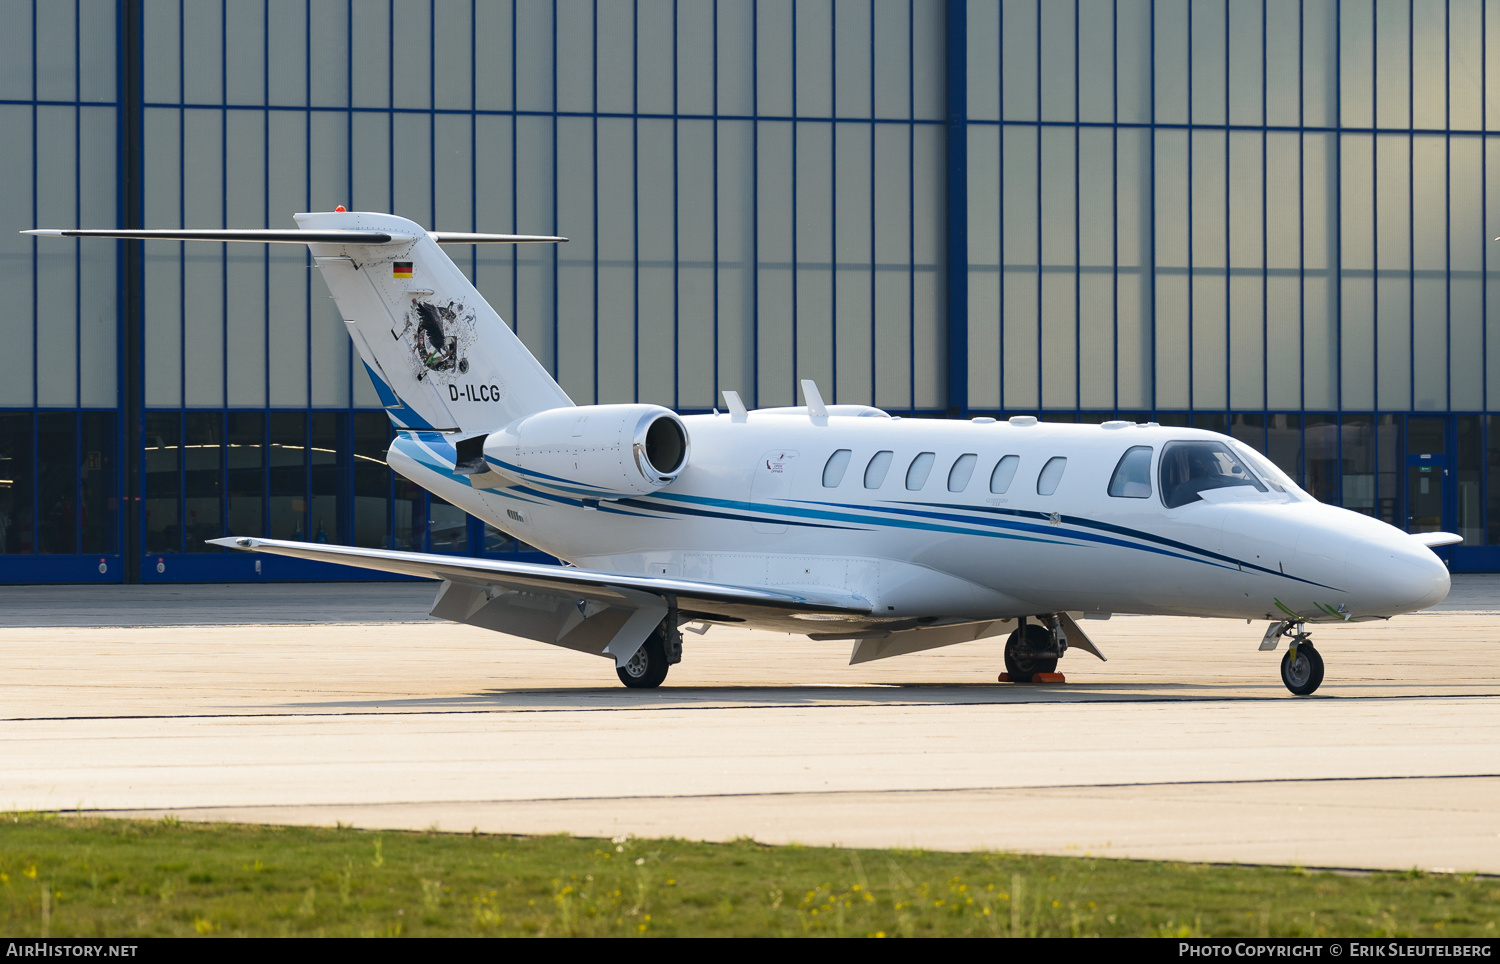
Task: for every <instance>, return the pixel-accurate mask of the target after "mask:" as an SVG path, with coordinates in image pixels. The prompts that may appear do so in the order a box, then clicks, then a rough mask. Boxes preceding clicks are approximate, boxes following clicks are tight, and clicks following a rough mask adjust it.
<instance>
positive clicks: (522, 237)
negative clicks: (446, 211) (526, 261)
mask: <svg viewBox="0 0 1500 964" xmlns="http://www.w3.org/2000/svg"><path fill="white" fill-rule="evenodd" d="M428 233H429V234H430V235H431V236H432V240H434V241H436V242H437V243H438V244H562V243H563V242H565V241H567V240H568V239H567V238H558V237H553V236H552V235H550V234H465V233H463V232H461V231H430V232H428Z"/></svg>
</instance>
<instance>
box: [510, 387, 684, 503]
mask: <svg viewBox="0 0 1500 964" xmlns="http://www.w3.org/2000/svg"><path fill="white" fill-rule="evenodd" d="M484 458H485V461H486V462H487V463H489V466H490V468H492V469H493V470H494V471H496V472H499V473H501V474H502V475H508V476H512V477H514V478H516V479H517V481H520V482H525V483H531V484H540V485H556V486H559V487H564V488H567V489H571V490H574V491H579V490H584V491H586V492H587V493H588V494H590V495H594V496H596V497H598V498H602V499H610V498H625V497H627V496H632V495H645V494H647V493H650V492H655V491H656V490H657V489H660V488H662V487H664V486H667V485H670V484H671V483H672V482H673V481H674V480H675V479H676V478H677V475H678V473H680V472H681V471H682V469H683V467H684V466H686V465H687V460H688V434H687V426H686V425H684V424H683V423H682V419H680V418H678V417H677V414H676V413H675V412H673V411H671V410H670V409H666V408H662V407H661V406H660V405H579V406H576V407H572V408H552V409H548V410H547V411H545V412H537V413H536V414H535V415H527V416H526V417H525V418H519V419H517V420H516V421H514V422H512V423H511V424H509V425H507V426H506V427H505V428H503V429H501V430H500V431H498V432H495V433H493V434H491V435H490V436H489V437H487V438H486V439H485V440H484ZM580 494H582V492H580Z"/></svg>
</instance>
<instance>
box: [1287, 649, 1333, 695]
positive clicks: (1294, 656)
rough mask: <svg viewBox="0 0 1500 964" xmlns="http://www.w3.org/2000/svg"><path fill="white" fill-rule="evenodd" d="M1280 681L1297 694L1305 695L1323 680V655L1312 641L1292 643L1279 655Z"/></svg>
mask: <svg viewBox="0 0 1500 964" xmlns="http://www.w3.org/2000/svg"><path fill="white" fill-rule="evenodd" d="M1281 681H1282V682H1283V683H1285V684H1286V688H1287V689H1289V690H1291V691H1292V692H1293V693H1295V694H1297V695H1298V696H1306V695H1307V694H1309V693H1311V692H1312V691H1313V690H1315V689H1317V688H1318V687H1319V686H1320V685H1321V684H1322V682H1323V657H1322V656H1320V655H1318V651H1317V650H1316V649H1313V644H1312V643H1300V644H1299V643H1292V645H1291V646H1289V647H1287V651H1286V653H1285V654H1284V655H1283V656H1282V657H1281Z"/></svg>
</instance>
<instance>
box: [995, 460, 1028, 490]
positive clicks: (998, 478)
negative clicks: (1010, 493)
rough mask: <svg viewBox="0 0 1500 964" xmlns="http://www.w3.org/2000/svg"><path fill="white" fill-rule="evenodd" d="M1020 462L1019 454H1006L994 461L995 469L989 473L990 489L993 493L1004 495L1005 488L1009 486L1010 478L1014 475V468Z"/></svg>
mask: <svg viewBox="0 0 1500 964" xmlns="http://www.w3.org/2000/svg"><path fill="white" fill-rule="evenodd" d="M1020 464H1021V457H1020V456H1019V455H1007V456H1006V457H1005V458H1003V459H1001V460H1000V461H998V462H996V463H995V471H993V472H991V473H990V491H991V492H993V493H994V494H995V495H1004V494H1005V490H1006V489H1008V488H1010V483H1011V480H1012V479H1014V478H1015V477H1016V469H1017V467H1019V466H1020Z"/></svg>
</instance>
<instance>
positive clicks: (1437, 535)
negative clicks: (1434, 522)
mask: <svg viewBox="0 0 1500 964" xmlns="http://www.w3.org/2000/svg"><path fill="white" fill-rule="evenodd" d="M1411 537H1412V538H1413V539H1415V540H1417V541H1418V542H1420V543H1421V544H1422V545H1424V546H1426V547H1427V548H1429V549H1435V548H1437V547H1438V546H1456V545H1458V544H1459V543H1460V542H1463V541H1464V537H1463V536H1461V535H1459V534H1458V533H1456V532H1413V533H1412V534H1411Z"/></svg>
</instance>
